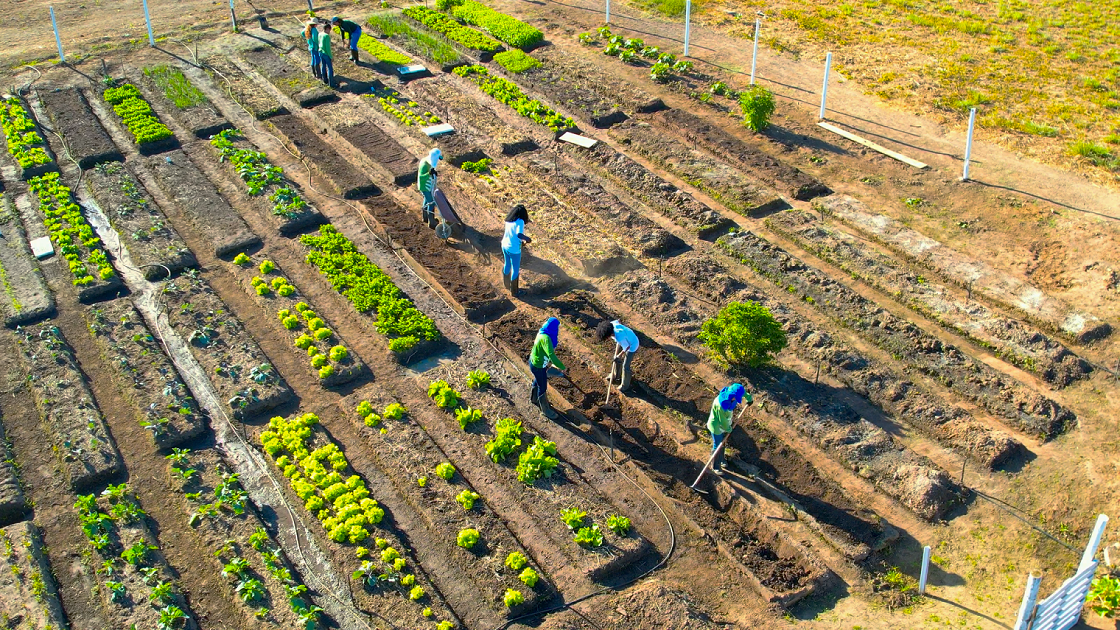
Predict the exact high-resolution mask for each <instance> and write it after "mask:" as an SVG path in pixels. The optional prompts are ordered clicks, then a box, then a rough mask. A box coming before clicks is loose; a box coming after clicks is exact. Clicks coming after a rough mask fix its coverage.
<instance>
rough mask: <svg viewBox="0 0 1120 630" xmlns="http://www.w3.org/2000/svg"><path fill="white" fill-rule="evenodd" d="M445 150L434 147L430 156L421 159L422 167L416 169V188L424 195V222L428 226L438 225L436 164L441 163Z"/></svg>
mask: <svg viewBox="0 0 1120 630" xmlns="http://www.w3.org/2000/svg"><path fill="white" fill-rule="evenodd" d="M441 157H443V152H441V151H440V150H439V149H432V151H431V152H430V153H428V157H426V158H424V159H422V160H420V168H418V169H417V171H416V188H417V189H418V190H419V191H420V194H422V195H424V205H423V207H421V211H422V212H423V213H424V223H427V224H428V227H435V226H436V165H438V164H439V160H440V158H441Z"/></svg>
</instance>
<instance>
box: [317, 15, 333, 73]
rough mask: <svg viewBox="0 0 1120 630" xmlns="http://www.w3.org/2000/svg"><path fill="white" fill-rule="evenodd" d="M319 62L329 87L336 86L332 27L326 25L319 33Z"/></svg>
mask: <svg viewBox="0 0 1120 630" xmlns="http://www.w3.org/2000/svg"><path fill="white" fill-rule="evenodd" d="M319 64H320V66H321V72H322V75H323V76H322V77H321V78H322V79H323V81H324V82H326V84H327V87H332V88H333V87H334V56H333V55H331V28H330V27H329V26H324V27H323V30H322V31H321V32H320V33H319Z"/></svg>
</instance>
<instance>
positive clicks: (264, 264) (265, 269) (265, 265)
mask: <svg viewBox="0 0 1120 630" xmlns="http://www.w3.org/2000/svg"><path fill="white" fill-rule="evenodd" d="M275 268H276V263H274V262H272V261H271V260H264V261H261V273H271V272H272V270H273V269H275Z"/></svg>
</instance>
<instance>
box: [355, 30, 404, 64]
mask: <svg viewBox="0 0 1120 630" xmlns="http://www.w3.org/2000/svg"><path fill="white" fill-rule="evenodd" d="M358 48H361V49H362V50H364V51H366V52H368V53H369V54H371V55H373V56H374V57H376V58H377V59H378V60H380V61H383V62H385V63H391V64H394V65H398V66H405V65H408V64H410V63H412V57H409V56H408V55H406V54H404V53H400V52H397V51H396V50H393V49H392V48H389V47H388V46H386V45H385V44H384V43H382V42H381V40H379V39H376V38H375V37H373V36H371V35H365V34H363V36H362V37H361V38H360V39H358Z"/></svg>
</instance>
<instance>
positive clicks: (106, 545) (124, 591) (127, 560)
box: [74, 483, 198, 629]
mask: <svg viewBox="0 0 1120 630" xmlns="http://www.w3.org/2000/svg"><path fill="white" fill-rule="evenodd" d="M74 509H75V510H76V511H77V512H78V517H79V519H80V520H81V522H82V531H83V532H84V533H85V534H86V538H87V541H88V543H89V545H90V553H89V554H88V555H86V554H83V560H84V562H85V563H86V565H87V567H88V568H89V571H90V572H91V573H92V574H94V575H96V576H97V581H98V582H97V584H96V585H95V586H94V589H93V590H94V591H96V592H97V593H98V594H99V595H100V598H101V605H102V607H103V609H104V610H105V614H106V616H107V617H108V618H109V619H111V620H112V621H113V627H114V628H130V627H132V626H135V627H137V628H167V629H176V628H186V629H193V628H198V624H197V623H196V622H195V619H193V617H194V613H193V612H192V611H191V609H190V608H189V606H188V604H187V601H186V599H185V598H184V597H183V595H182V594H180V593H179V592H178V591H177V589H176V587H175V584H174V579H173V577H174V575H175V573H174V570H173V569H172V568H171V567H170V566H169V565H168V564H167V560H166V559H164V557H163V554H162V553H161V552H160V550H159V545H158V542H159V539H158V538H157V536H156V535H155V533H154V532H153V531H152V530H151V529H150V527H149V523H148V516H147V514H146V513H145V512H144V509H143V508H142V507H141V506H140V503H139V500H138V499H137V498H136V495H134V494H133V493H132V491H131V490H130V489H129V487H128V484H124V483H122V484H120V485H117V486H112V485H110V486H109V487H108V489H106V490H105V492H102V493H101V495H100V496H97V495H93V494H90V495H86V496H79V497H78V502H77V503H75V504H74Z"/></svg>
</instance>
